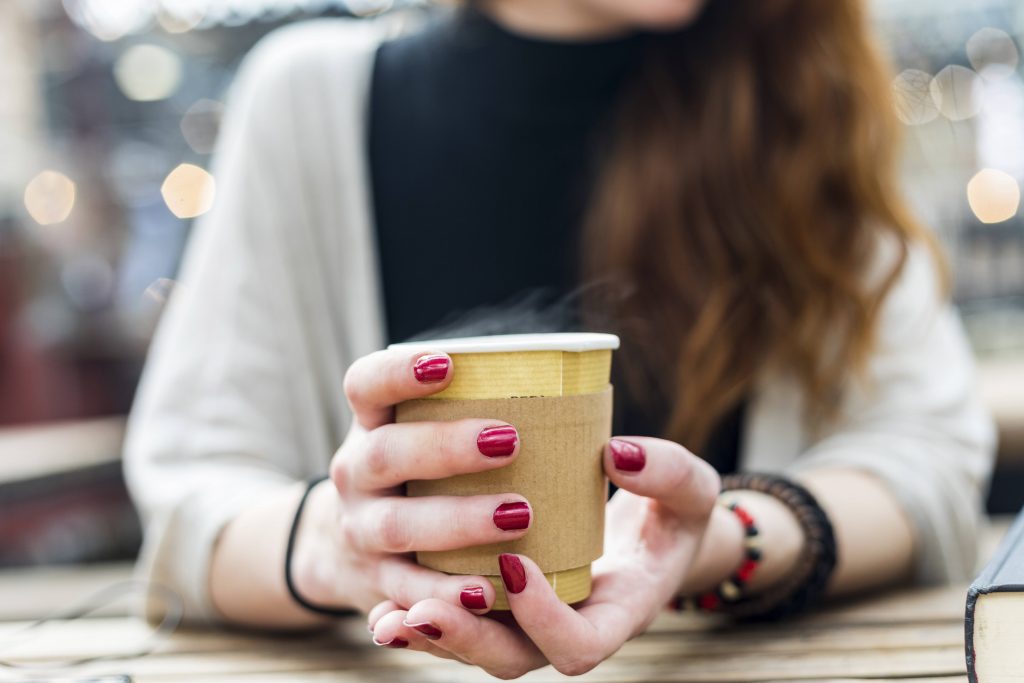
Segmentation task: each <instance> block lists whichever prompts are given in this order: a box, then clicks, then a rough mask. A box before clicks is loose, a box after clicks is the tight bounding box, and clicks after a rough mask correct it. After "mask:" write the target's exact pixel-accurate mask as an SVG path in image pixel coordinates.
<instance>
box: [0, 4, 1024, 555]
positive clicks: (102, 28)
mask: <svg viewBox="0 0 1024 683" xmlns="http://www.w3.org/2000/svg"><path fill="white" fill-rule="evenodd" d="M394 4H397V5H399V6H397V7H393V6H392V5H393V3H392V1H391V0H0V567H2V566H18V565H31V564H40V563H62V562H82V561H94V560H104V559H113V558H123V557H129V556H131V555H132V554H133V553H134V552H135V550H136V549H137V546H138V543H139V526H138V522H137V520H136V518H135V516H134V513H133V512H132V510H131V506H130V504H129V501H128V498H127V495H126V493H125V491H124V485H123V482H122V480H121V475H120V465H119V461H118V460H119V451H120V441H121V438H122V434H123V428H124V417H123V416H124V415H125V413H126V412H127V411H128V409H129V407H130V405H131V401H132V394H133V391H134V387H135V384H136V382H137V380H138V377H139V373H140V370H141V367H142V363H143V359H144V356H145V352H146V347H147V344H148V341H149V338H150V336H151V334H152V332H153V329H154V327H155V324H156V322H157V319H158V317H159V313H160V310H161V305H162V303H163V302H164V301H165V300H166V298H167V296H168V295H169V294H170V292H171V291H172V290H173V287H174V277H175V273H176V270H177V266H178V261H179V258H180V255H181V252H182V248H183V246H184V244H185V241H186V239H187V237H188V232H189V228H190V224H191V220H192V219H193V218H194V217H196V216H198V215H201V214H202V213H204V212H205V211H206V210H208V208H209V207H210V205H211V203H212V202H213V201H214V199H215V197H216V191H217V179H216V178H214V177H213V176H212V175H211V174H210V173H209V172H208V170H207V169H208V168H209V161H210V152H211V150H212V148H213V145H214V142H215V140H216V138H217V133H218V125H219V122H220V118H221V113H222V109H223V104H222V103H223V97H224V92H225V89H226V87H227V86H228V84H229V83H230V81H231V78H232V74H233V72H234V70H235V68H236V66H237V65H238V62H239V60H240V59H241V57H242V56H243V55H244V53H245V52H246V51H247V50H248V49H249V47H251V46H252V45H253V43H254V42H256V41H257V40H258V39H259V38H260V37H261V36H263V35H264V34H265V33H267V32H268V31H270V30H272V29H274V28H276V27H278V26H280V25H282V24H285V23H289V22H293V21H299V20H303V19H308V18H313V17H318V16H367V15H373V14H378V13H381V12H388V11H405V10H408V9H415V7H411V5H412V3H409V2H405V3H403V2H397V3H394ZM871 8H872V12H873V16H874V22H875V24H876V26H877V29H878V35H879V40H880V41H881V42H882V43H883V45H884V46H885V48H886V49H887V51H888V52H889V54H890V56H891V58H892V61H893V65H894V71H893V76H894V79H893V81H892V87H893V90H894V93H895V95H896V107H897V114H898V115H899V117H900V119H901V120H902V121H903V123H904V124H905V128H906V135H905V157H904V159H905V160H904V182H905V190H906V192H907V195H908V196H909V198H910V199H911V202H912V204H913V206H914V208H915V209H916V211H917V213H918V215H919V216H920V217H921V218H922V219H923V221H924V222H925V223H927V224H928V225H929V226H931V227H932V228H933V229H934V230H935V231H936V232H937V233H938V234H939V236H940V237H941V239H942V241H943V243H944V244H945V245H946V247H947V249H948V251H949V254H950V256H951V261H952V264H953V268H954V274H955V298H956V301H957V303H958V305H959V306H960V308H961V311H962V313H963V316H964V321H965V323H966V325H967V329H968V332H969V335H970V338H971V341H972V344H973V345H974V348H975V350H976V352H977V354H978V357H979V363H980V365H981V370H982V372H981V378H982V382H981V389H982V391H983V393H984V395H985V398H986V401H987V402H988V403H989V405H990V407H991V408H992V410H993V411H994V412H995V414H996V415H997V418H998V421H999V424H1000V431H1001V437H1002V446H1001V453H1000V461H999V466H998V469H997V473H996V477H995V480H994V482H993V491H992V495H991V497H990V501H989V507H990V510H992V511H996V512H999V511H1002V512H1006V511H1015V510H1017V509H1019V508H1020V506H1021V504H1022V503H1024V216H1022V212H1021V209H1020V188H1021V183H1022V182H1024V80H1022V67H1021V55H1020V45H1021V42H1020V39H1021V36H1022V35H1024V5H1022V3H1020V1H1019V0H947V1H945V2H942V3H935V2H931V1H930V0H874V1H873V2H872V3H871Z"/></svg>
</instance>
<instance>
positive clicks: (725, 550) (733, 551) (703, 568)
mask: <svg viewBox="0 0 1024 683" xmlns="http://www.w3.org/2000/svg"><path fill="white" fill-rule="evenodd" d="M744 536H745V533H744V529H743V525H742V524H741V523H740V521H739V520H738V519H737V518H736V515H734V514H733V513H732V512H731V511H730V510H727V509H726V508H724V507H723V506H721V505H715V507H714V508H713V509H712V511H711V517H710V518H708V525H707V528H706V530H705V532H704V537H703V539H702V540H701V544H700V548H699V549H698V550H697V556H696V558H695V559H694V561H693V564H692V565H691V566H690V570H689V571H688V572H687V574H686V578H685V580H684V581H683V585H682V586H681V587H680V590H679V594H680V595H696V594H698V593H704V592H706V591H709V590H711V589H713V588H715V587H716V586H717V585H718V584H720V583H721V582H722V581H724V580H725V579H726V578H727V577H728V576H729V575H730V574H731V573H732V572H733V571H734V570H735V569H736V567H738V566H739V565H740V563H741V562H742V561H743V539H744Z"/></svg>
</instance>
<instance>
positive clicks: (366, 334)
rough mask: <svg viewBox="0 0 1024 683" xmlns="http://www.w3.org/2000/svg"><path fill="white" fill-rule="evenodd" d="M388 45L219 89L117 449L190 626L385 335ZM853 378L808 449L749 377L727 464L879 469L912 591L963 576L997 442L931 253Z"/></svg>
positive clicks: (797, 414)
mask: <svg viewBox="0 0 1024 683" xmlns="http://www.w3.org/2000/svg"><path fill="white" fill-rule="evenodd" d="M384 33H386V30H385V29H382V28H381V26H380V25H379V24H375V23H371V22H366V21H360V22H356V21H349V20H336V19H332V20H319V21H315V22H310V23H306V24H302V25H297V26H293V27H290V28H287V29H283V30H280V31H277V32H276V33H274V34H273V35H271V36H270V37H269V38H267V39H265V40H264V41H263V42H262V43H261V44H260V45H259V46H257V48H256V49H254V50H253V52H252V53H251V55H250V56H249V57H248V58H247V59H246V60H245V63H244V64H243V67H242V68H241V70H240V73H239V75H238V77H237V79H236V83H235V85H234V87H233V90H232V93H231V97H230V104H229V107H228V115H227V118H226V121H225V123H224V126H223V134H222V136H221V141H220V143H219V150H218V152H217V153H216V155H215V163H214V175H215V177H216V180H217V196H216V202H215V206H214V208H213V210H212V211H211V212H210V213H209V214H207V215H206V216H204V217H203V218H202V219H201V220H199V221H198V223H197V225H196V228H195V234H194V235H193V238H192V240H191V243H190V244H189V247H188V250H187V254H186V258H185V260H184V264H183V267H182V270H181V273H180V278H179V284H178V285H177V286H176V287H175V289H174V290H173V293H172V295H171V298H170V301H169V303H168V305H167V308H166V310H165V312H164V314H163V319H162V320H161V323H160V326H159V329H158V332H157V335H156V338H155V340H154V342H153V346H152V349H151V351H150V356H149V362H148V364H147V367H146V371H145V373H144V378H143V381H142V384H141V387H140V389H139V393H138V398H137V400H136V404H135V407H134V410H133V412H132V415H131V420H130V426H129V434H128V439H127V444H126V453H125V459H126V472H127V478H128V482H129V486H130V489H131V492H132V494H133V497H134V499H135V501H136V503H137V505H138V507H139V509H140V511H141V514H142V516H143V519H144V523H145V544H144V548H143V553H142V556H141V559H140V563H139V568H140V571H141V573H142V574H143V576H144V577H145V578H147V579H151V580H154V581H157V582H159V583H161V584H163V585H166V586H169V587H170V588H172V589H174V590H176V591H178V592H179V593H180V594H181V596H182V597H183V599H184V601H185V605H186V610H187V614H188V616H189V618H191V619H194V620H202V619H211V618H214V619H215V618H216V615H215V613H214V611H213V608H212V606H211V602H210V596H209V590H208V580H209V567H210V558H211V551H212V548H213V545H214V543H215V541H216V539H217V537H218V534H219V533H220V532H221V530H222V529H223V528H224V526H225V524H226V523H227V522H228V521H229V520H231V519H232V517H233V516H234V515H236V514H237V513H238V512H239V510H241V509H243V508H244V507H245V506H247V505H250V504H252V503H253V502H254V501H257V500H259V499H260V498H261V497H263V496H265V495H266V494H268V493H270V492H272V491H275V490H278V489H280V488H281V487H283V486H289V485H292V484H293V483H294V482H296V481H297V480H301V479H305V478H308V477H310V476H312V475H315V474H317V473H323V472H325V471H326V468H327V464H328V461H329V459H330V458H331V456H332V454H333V453H334V451H335V449H336V448H337V447H338V445H339V444H340V442H341V440H342V438H343V436H344V434H345V431H346V428H347V426H348V423H349V419H350V417H349V411H348V408H347V405H346V402H345V399H344V396H343V394H342V378H343V376H344V373H345V369H346V368H347V367H348V365H349V364H350V363H351V362H352V361H353V360H354V359H356V358H358V357H359V356H362V355H364V354H367V353H369V352H371V351H374V350H376V349H379V348H381V346H382V343H383V341H384V339H385V334H384V327H383V315H382V297H381V287H380V283H379V282H378V273H377V269H376V254H375V246H374V245H375V243H374V237H373V230H374V226H373V216H372V211H371V191H370V187H369V175H368V172H367V151H366V140H367V134H366V125H367V108H368V87H369V83H370V78H371V72H372V67H373V59H374V52H375V49H376V46H377V45H378V44H379V42H380V40H382V37H383V34H384ZM869 374H870V379H871V382H870V388H867V385H865V386H864V387H858V386H851V387H850V388H849V389H848V390H847V391H846V394H845V397H844V400H843V406H842V414H841V419H839V420H838V421H837V422H836V423H835V424H833V425H831V426H830V427H828V428H827V429H826V431H824V432H820V431H819V432H817V435H816V436H814V437H812V433H814V431H813V430H812V425H809V424H806V421H805V419H804V417H803V415H804V410H803V396H802V393H801V391H800V389H799V388H798V386H797V385H796V384H795V382H794V381H793V380H792V378H789V377H786V376H782V375H775V376H770V377H768V376H766V377H764V378H762V380H761V381H760V383H759V385H758V388H757V391H756V393H755V395H754V396H753V397H752V399H751V404H750V408H749V410H748V414H747V419H746V422H745V425H744V433H743V452H742V454H741V466H742V468H743V469H745V470H756V471H789V472H793V471H797V470H807V469H809V468H814V467H854V468H859V469H862V470H865V471H868V472H871V473H873V474H875V475H877V476H878V477H879V478H880V479H881V480H882V481H884V482H886V483H887V484H888V485H889V486H890V487H891V489H892V492H893V493H894V495H895V496H896V497H897V498H898V500H899V501H900V503H901V504H902V506H903V507H904V509H905V510H906V512H907V514H908V516H909V518H910V519H911V520H912V521H913V524H914V528H915V532H916V543H917V566H918V572H917V575H918V577H919V579H920V580H922V581H938V580H947V579H957V580H961V579H964V578H966V577H967V576H969V574H970V573H971V571H972V569H973V567H974V561H975V540H976V535H977V527H978V524H979V520H980V510H981V501H982V497H983V494H984V491H985V488H986V485H987V479H988V476H989V473H990V469H991V467H992V462H993V448H994V444H993V442H994V430H993V426H992V424H991V421H990V419H989V417H988V416H987V415H986V413H985V412H984V411H983V409H982V407H981V405H980V404H979V402H978V399H977V397H976V395H975V392H974V389H973V380H974V368H973V364H972V360H971V355H970V351H969V349H968V347H967V345H966V343H965V340H964V336H963V334H962V331H961V328H960V324H959V322H958V319H957V317H956V315H955V313H954V312H953V311H952V310H951V308H950V307H949V306H948V305H947V304H946V303H944V302H942V300H941V298H940V296H939V293H938V287H937V282H936V277H935V274H934V272H933V269H932V268H931V266H930V265H929V262H928V260H927V259H926V258H923V257H921V256H918V255H915V256H914V257H912V258H911V260H910V261H909V263H908V265H907V267H906V268H905V270H904V273H903V275H902V278H901V279H900V281H899V282H898V284H897V286H896V287H895V289H894V290H893V291H892V292H891V294H890V296H889V297H888V300H887V302H886V305H885V308H884V312H883V314H882V319H881V325H880V340H879V344H878V350H877V352H876V353H875V354H874V357H873V358H872V360H871V362H870V372H869Z"/></svg>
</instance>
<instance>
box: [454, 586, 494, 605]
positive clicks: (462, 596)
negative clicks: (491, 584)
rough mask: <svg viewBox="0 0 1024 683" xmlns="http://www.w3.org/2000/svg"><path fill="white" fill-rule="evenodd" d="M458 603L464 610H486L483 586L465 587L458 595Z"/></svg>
mask: <svg viewBox="0 0 1024 683" xmlns="http://www.w3.org/2000/svg"><path fill="white" fill-rule="evenodd" d="M459 602H461V603H462V606H463V607H465V608H466V609H487V598H486V597H485V596H484V587H483V586H466V587H465V588H463V589H462V592H461V593H459Z"/></svg>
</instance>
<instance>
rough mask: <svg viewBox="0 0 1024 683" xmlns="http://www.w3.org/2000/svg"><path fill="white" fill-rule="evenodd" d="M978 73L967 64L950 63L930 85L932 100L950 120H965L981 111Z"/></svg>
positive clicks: (936, 75)
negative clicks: (966, 65)
mask: <svg viewBox="0 0 1024 683" xmlns="http://www.w3.org/2000/svg"><path fill="white" fill-rule="evenodd" d="M978 81H979V79H978V74H976V73H975V72H974V71H972V70H971V69H968V68H967V67H965V66H960V65H959V64H950V65H949V66H947V67H945V68H944V69H942V71H940V72H939V73H937V74H935V78H933V79H932V82H931V84H930V86H929V91H930V92H931V95H932V100H933V101H934V102H935V106H936V107H937V108H938V110H939V112H941V113H942V115H943V116H945V117H946V118H947V119H949V120H950V121H963V120H964V119H969V118H971V117H972V116H975V115H976V114H977V113H978V112H979V111H981V93H980V92H979V91H980V86H979V83H978Z"/></svg>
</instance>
